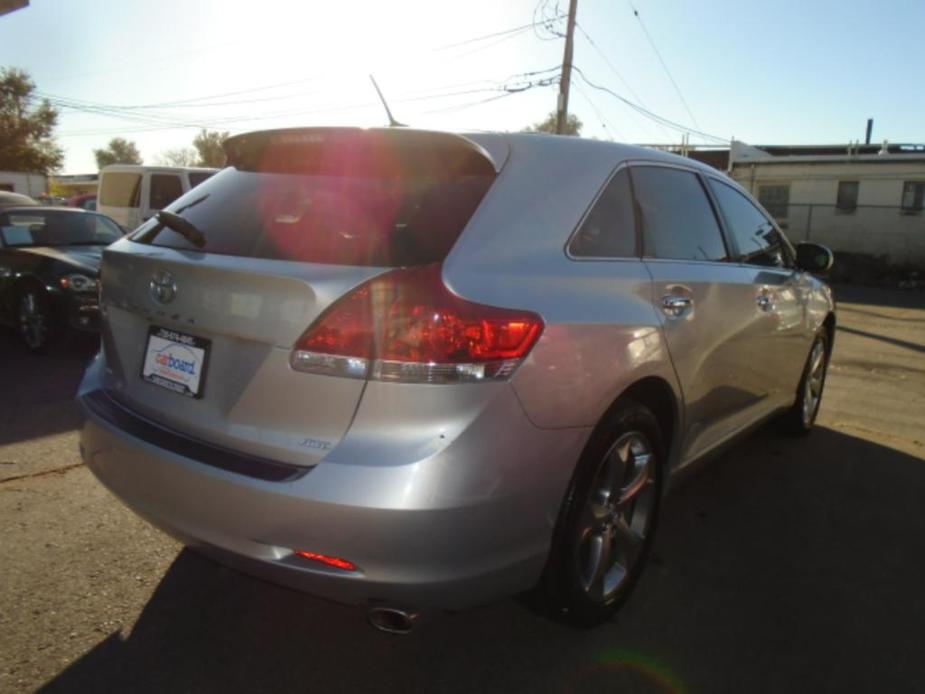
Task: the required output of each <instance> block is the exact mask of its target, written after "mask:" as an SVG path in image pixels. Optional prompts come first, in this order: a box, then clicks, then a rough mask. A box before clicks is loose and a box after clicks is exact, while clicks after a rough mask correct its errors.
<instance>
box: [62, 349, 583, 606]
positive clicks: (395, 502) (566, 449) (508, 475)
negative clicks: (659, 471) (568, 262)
mask: <svg viewBox="0 0 925 694" xmlns="http://www.w3.org/2000/svg"><path fill="white" fill-rule="evenodd" d="M93 372H94V367H92V366H91V369H90V371H88V376H87V378H86V379H85V382H84V384H83V386H82V388H81V395H80V400H81V403H82V405H83V409H84V412H85V414H86V416H87V421H86V423H85V425H84V427H83V430H82V434H81V450H82V452H83V455H84V460H85V461H86V463H87V465H88V466H89V467H90V469H91V470H92V471H93V473H94V474H95V475H96V476H97V478H98V479H99V480H100V481H101V482H102V483H103V484H104V485H105V486H106V487H108V488H109V489H110V490H111V491H112V492H113V493H114V494H115V495H116V496H117V497H119V498H120V499H121V500H122V501H123V502H125V503H126V504H127V505H128V506H129V507H130V508H132V509H133V510H134V511H135V512H137V513H138V514H139V515H140V516H142V517H143V518H145V519H146V520H148V521H149V522H151V523H152V524H154V525H155V526H157V527H159V528H161V529H163V530H164V531H165V532H167V533H169V534H171V535H173V536H174V537H176V538H177V539H179V540H180V541H181V542H183V543H185V544H187V545H190V546H193V547H197V548H199V549H201V550H203V551H204V552H205V553H207V554H210V555H212V556H213V557H214V558H216V559H218V560H219V561H222V562H224V563H226V564H229V565H231V566H233V567H235V568H238V569H240V570H242V571H245V572H247V573H251V574H254V575H257V576H260V577H262V578H265V579H268V580H270V581H273V582H276V583H279V584H282V585H286V586H289V587H292V588H296V589H299V590H303V591H306V592H309V593H312V594H314V595H318V596H320V597H324V598H328V599H332V600H336V601H338V602H344V603H349V604H379V605H392V606H396V607H401V608H403V609H461V608H465V607H471V606H474V605H478V604H482V603H485V602H489V601H491V600H493V599H496V598H500V597H504V596H506V595H510V594H513V593H516V592H519V591H521V590H524V589H527V588H529V587H530V586H532V585H533V584H535V582H536V581H537V580H538V579H539V577H540V575H541V572H542V569H543V566H544V564H545V561H546V556H547V553H548V549H549V544H550V541H551V536H552V529H553V526H554V524H555V520H556V516H557V513H558V510H559V505H560V504H561V500H562V496H563V494H564V492H565V487H566V485H567V483H568V479H569V477H570V475H571V471H572V467H573V463H574V460H575V459H577V455H578V452H579V451H580V448H581V446H582V445H583V444H584V439H585V438H586V435H587V432H586V431H584V430H575V429H567V430H559V431H548V430H540V429H536V428H535V427H533V426H532V425H531V424H529V422H527V420H526V418H525V417H524V415H523V411H522V409H521V408H520V406H519V403H517V402H516V398H515V397H514V395H513V392H510V394H509V396H504V397H500V398H497V399H496V400H497V402H495V403H494V404H493V405H492V406H491V407H490V408H489V409H490V410H491V411H490V412H486V413H484V417H479V418H478V419H477V420H476V421H475V422H474V423H473V425H472V427H470V430H469V431H466V432H464V433H463V434H462V435H460V436H459V438H458V439H457V440H456V441H455V442H453V444H451V445H449V446H447V447H446V448H444V449H442V450H441V451H440V452H439V453H436V454H434V455H431V456H424V457H422V458H421V459H419V460H409V461H408V462H407V463H406V464H403V465H394V464H389V465H377V464H376V463H377V461H376V460H373V459H367V460H352V461H349V462H336V461H337V453H338V450H339V449H340V448H341V447H340V446H339V447H338V448H335V449H334V450H333V451H332V452H331V454H330V455H329V456H328V458H327V459H326V460H325V461H324V462H322V463H320V464H318V465H316V466H315V467H314V468H311V469H310V470H309V471H308V472H307V473H306V474H304V475H302V476H300V477H298V478H296V479H291V480H287V481H269V480H265V479H258V478H255V477H253V476H249V475H246V474H241V473H239V472H234V471H231V470H228V469H223V468H221V467H217V466H215V465H210V464H206V463H203V462H200V461H198V460H195V459H193V458H192V457H190V452H189V451H188V450H182V451H179V452H178V450H175V449H176V447H175V446H172V445H169V444H167V445H157V443H156V442H153V441H152V440H151V439H150V437H147V439H148V440H145V439H144V438H140V437H139V436H138V435H133V433H130V432H129V431H126V430H125V429H124V428H121V427H120V426H119V425H118V423H117V422H113V421H111V420H110V419H109V418H107V417H105V416H103V415H101V413H100V412H99V411H98V408H94V407H92V406H90V405H89V403H88V398H90V397H92V395H93V393H94V392H96V391H97V390H98V388H96V384H95V383H94V380H95V377H94V375H93ZM499 417H500V418H502V419H501V421H502V422H503V426H502V427H501V429H502V430H503V431H504V432H505V433H506V440H498V438H497V433H498V432H497V429H498V424H497V423H496V422H498V421H499V420H498V418H499ZM360 419H361V418H360ZM492 423H495V424H492ZM358 426H359V429H360V430H362V422H360V423H359V425H358ZM135 434H137V432H135ZM358 434H359V435H360V436H362V435H363V432H362V431H360V432H358ZM349 439H350V434H348V436H347V437H346V438H345V440H344V443H347V442H349ZM487 441H491V444H492V445H491V448H490V449H488V448H486V442H487ZM342 445H343V444H342ZM382 445H383V446H384V447H387V446H388V441H383V443H382ZM343 450H346V451H350V450H351V449H350V447H349V445H348V446H346V447H345V448H344V449H343ZM293 549H303V550H308V551H310V552H316V553H320V554H326V555H329V556H336V557H341V558H344V559H347V560H349V561H351V562H353V563H354V564H355V565H356V566H357V571H345V570H341V569H336V568H333V567H327V566H325V565H322V564H319V563H317V562H313V561H311V560H306V559H301V558H300V557H298V556H296V555H294V554H293V553H292V550H293Z"/></svg>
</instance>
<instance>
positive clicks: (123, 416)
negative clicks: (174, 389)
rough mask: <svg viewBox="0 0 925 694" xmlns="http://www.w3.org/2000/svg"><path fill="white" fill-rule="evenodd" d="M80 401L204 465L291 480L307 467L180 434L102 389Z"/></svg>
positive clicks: (99, 414)
mask: <svg viewBox="0 0 925 694" xmlns="http://www.w3.org/2000/svg"><path fill="white" fill-rule="evenodd" d="M80 401H81V403H83V405H84V406H85V407H86V408H87V409H88V410H89V411H90V412H92V413H93V414H94V415H96V416H97V417H99V418H100V419H102V420H104V421H105V422H107V423H108V424H110V425H112V426H114V427H117V428H118V429H120V430H122V431H124V432H125V433H126V434H128V435H129V436H133V437H135V438H137V439H141V440H142V441H145V442H147V443H150V444H152V445H155V446H158V447H159V448H162V449H164V450H166V451H169V452H171V453H175V454H176V455H181V456H183V457H185V458H189V459H190V460H195V461H196V462H198V463H202V464H204V465H211V466H212V467H217V468H221V469H222V470H228V471H229V472H235V473H237V474H239V475H245V476H247V477H253V478H256V479H260V480H266V481H268V482H292V481H293V480H297V479H299V478H300V477H302V476H304V475H305V474H307V473H308V472H309V470H310V469H311V468H306V467H302V466H299V465H292V464H289V463H282V462H280V461H278V460H268V459H266V458H259V457H257V456H250V455H245V454H242V453H238V452H236V451H232V450H229V449H227V448H222V447H220V446H215V445H213V444H210V443H206V442H204V441H199V440H197V439H192V438H190V437H188V436H184V435H183V434H180V433H177V432H175V431H173V430H171V429H168V428H166V427H163V426H161V425H159V424H155V423H154V422H151V421H150V420H147V419H144V418H142V417H139V416H138V415H137V414H135V413H134V412H131V411H129V410H128V409H127V408H125V407H124V406H123V405H121V404H119V403H118V402H116V401H115V400H114V399H113V398H112V397H111V396H110V395H109V394H108V393H107V392H106V391H105V390H95V391H92V392H90V393H87V394H86V395H83V396H81V397H80Z"/></svg>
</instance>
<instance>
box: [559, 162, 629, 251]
mask: <svg viewBox="0 0 925 694" xmlns="http://www.w3.org/2000/svg"><path fill="white" fill-rule="evenodd" d="M568 250H569V253H570V254H571V255H573V256H574V257H576V258H630V257H635V256H636V255H637V254H638V253H637V250H636V219H635V215H634V213H633V193H632V189H631V188H630V180H629V172H628V170H627V169H626V168H623V169H620V170H619V171H617V173H616V174H614V176H613V178H611V179H610V181H609V182H608V183H607V185H606V186H605V187H604V190H603V192H602V193H601V195H600V197H598V199H597V200H596V201H595V203H594V205H593V206H592V207H591V210H590V211H589V212H588V214H587V216H586V217H585V218H584V220H583V221H582V223H581V226H579V227H578V230H577V231H576V232H575V235H574V236H573V237H572V239H571V241H570V242H569V246H568Z"/></svg>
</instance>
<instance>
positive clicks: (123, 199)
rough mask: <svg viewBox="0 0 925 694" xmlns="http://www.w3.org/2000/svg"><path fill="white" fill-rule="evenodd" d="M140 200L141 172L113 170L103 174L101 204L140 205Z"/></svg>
mask: <svg viewBox="0 0 925 694" xmlns="http://www.w3.org/2000/svg"><path fill="white" fill-rule="evenodd" d="M140 200H141V174H140V173H124V172H121V171H113V172H106V173H104V174H103V183H102V185H101V187H100V205H107V206H109V207H138V203H139V202H140Z"/></svg>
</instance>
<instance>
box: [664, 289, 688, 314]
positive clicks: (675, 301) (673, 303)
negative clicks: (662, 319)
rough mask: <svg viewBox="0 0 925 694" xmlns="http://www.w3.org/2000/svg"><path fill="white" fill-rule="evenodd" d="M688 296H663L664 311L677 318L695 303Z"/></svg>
mask: <svg viewBox="0 0 925 694" xmlns="http://www.w3.org/2000/svg"><path fill="white" fill-rule="evenodd" d="M693 303H694V302H693V301H691V299H690V297H688V296H678V295H676V294H668V295H666V296H663V297H662V311H664V312H665V313H666V314H668V315H669V316H673V317H675V318H677V317H678V316H681V315H683V314H684V312H685V311H687V309H689V308H690V307H691V306H692V305H693Z"/></svg>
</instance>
